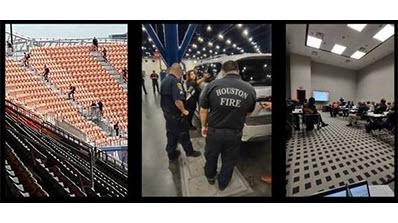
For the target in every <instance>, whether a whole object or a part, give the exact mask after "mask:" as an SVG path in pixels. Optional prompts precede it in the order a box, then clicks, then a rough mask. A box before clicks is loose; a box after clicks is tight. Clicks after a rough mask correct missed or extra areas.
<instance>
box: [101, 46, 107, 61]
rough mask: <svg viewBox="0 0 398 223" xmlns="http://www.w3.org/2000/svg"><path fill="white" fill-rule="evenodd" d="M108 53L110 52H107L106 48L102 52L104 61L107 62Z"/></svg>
mask: <svg viewBox="0 0 398 223" xmlns="http://www.w3.org/2000/svg"><path fill="white" fill-rule="evenodd" d="M107 52H108V50H106V48H105V47H104V49H103V50H102V56H103V57H104V59H105V60H106V61H108V59H107V58H106V53H107Z"/></svg>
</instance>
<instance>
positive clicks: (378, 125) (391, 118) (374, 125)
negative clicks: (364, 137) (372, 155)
mask: <svg viewBox="0 0 398 223" xmlns="http://www.w3.org/2000/svg"><path fill="white" fill-rule="evenodd" d="M384 128H385V129H387V130H389V131H392V130H395V129H396V128H397V118H396V116H395V103H393V104H392V107H391V110H390V112H389V113H388V114H387V120H386V121H380V122H371V123H369V124H367V125H366V126H365V129H366V132H367V133H370V131H372V130H376V129H379V130H382V129H384Z"/></svg>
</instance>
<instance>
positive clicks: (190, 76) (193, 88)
mask: <svg viewBox="0 0 398 223" xmlns="http://www.w3.org/2000/svg"><path fill="white" fill-rule="evenodd" d="M208 77H209V74H203V77H202V78H200V79H198V78H197V76H196V73H195V71H194V70H189V71H188V72H187V82H186V85H187V95H188V96H187V102H186V107H187V109H188V111H189V115H188V122H189V124H190V126H191V127H190V128H191V129H192V130H195V129H196V128H195V127H194V126H193V125H192V118H193V115H194V114H195V110H196V105H197V103H198V100H199V95H200V89H199V85H200V84H201V83H202V82H203V81H206V80H207V78H208Z"/></svg>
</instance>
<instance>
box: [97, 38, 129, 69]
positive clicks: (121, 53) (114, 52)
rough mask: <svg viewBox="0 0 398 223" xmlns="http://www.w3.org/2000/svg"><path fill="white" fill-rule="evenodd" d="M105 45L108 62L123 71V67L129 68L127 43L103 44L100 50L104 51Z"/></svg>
mask: <svg viewBox="0 0 398 223" xmlns="http://www.w3.org/2000/svg"><path fill="white" fill-rule="evenodd" d="M103 47H105V48H106V50H107V57H106V58H107V60H108V62H109V63H110V64H111V65H112V66H113V67H114V68H115V69H116V70H117V71H118V72H119V74H120V73H121V71H122V69H123V68H127V43H116V44H110V43H108V44H101V45H100V46H99V50H100V51H101V52H102V50H103Z"/></svg>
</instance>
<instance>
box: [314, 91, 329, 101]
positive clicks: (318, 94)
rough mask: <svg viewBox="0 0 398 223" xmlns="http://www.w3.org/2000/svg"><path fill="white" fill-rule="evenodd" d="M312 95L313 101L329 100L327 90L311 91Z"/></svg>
mask: <svg viewBox="0 0 398 223" xmlns="http://www.w3.org/2000/svg"><path fill="white" fill-rule="evenodd" d="M312 97H314V98H315V101H321V102H322V101H329V92H328V91H313V92H312Z"/></svg>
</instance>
